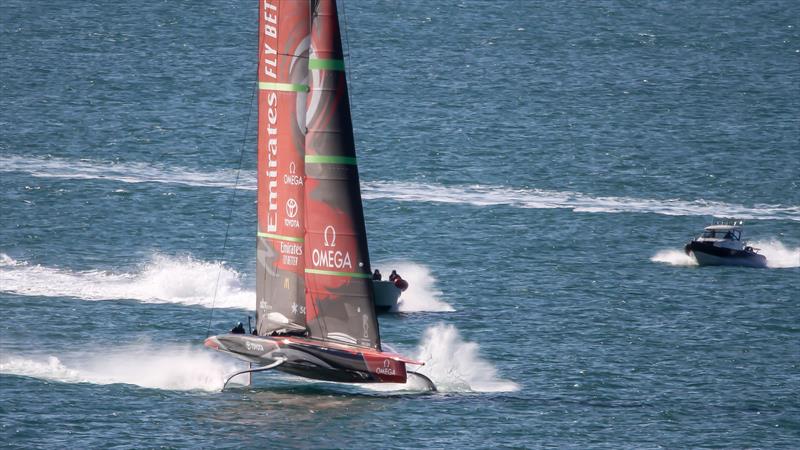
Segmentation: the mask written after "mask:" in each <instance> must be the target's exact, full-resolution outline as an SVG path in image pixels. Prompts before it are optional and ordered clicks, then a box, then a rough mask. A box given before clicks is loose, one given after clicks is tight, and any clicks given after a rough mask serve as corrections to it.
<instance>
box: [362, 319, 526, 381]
mask: <svg viewBox="0 0 800 450" xmlns="http://www.w3.org/2000/svg"><path fill="white" fill-rule="evenodd" d="M415 359H418V360H420V361H424V362H425V365H424V366H422V367H420V368H419V369H418V370H416V371H417V372H419V373H421V374H423V375H425V376H427V377H428V378H430V379H431V381H433V383H434V384H435V385H436V389H437V390H438V391H439V392H513V391H517V390H519V388H520V387H519V385H518V384H517V383H514V382H513V381H509V380H504V379H502V378H500V376H499V375H498V373H497V369H496V368H495V367H494V366H493V365H492V364H491V363H490V362H488V361H486V360H484V359H483V358H481V356H480V354H479V346H478V344H476V343H474V342H467V341H464V340H463V338H462V337H461V334H460V333H459V332H458V329H456V327H454V326H452V325H446V324H443V323H439V324H437V325H434V326H432V327H430V328H428V329H427V330H425V335H424V336H423V338H422V341H421V343H420V345H419V347H418V349H417V354H416V355H415ZM412 367H413V366H412ZM364 386H365V387H366V388H369V389H372V390H376V391H397V390H408V391H419V390H423V389H424V386H422V385H421V384H420V383H419V381H416V380H409V382H407V383H406V384H403V385H396V384H368V385H364Z"/></svg>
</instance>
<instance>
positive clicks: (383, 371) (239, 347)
mask: <svg viewBox="0 0 800 450" xmlns="http://www.w3.org/2000/svg"><path fill="white" fill-rule="evenodd" d="M205 345H206V347H209V348H213V349H214V350H218V351H221V352H224V353H228V354H230V355H232V356H234V357H236V358H238V359H241V360H243V361H247V362H250V363H252V364H253V365H257V366H267V365H271V364H275V363H277V362H279V361H281V360H283V362H282V363H280V364H279V365H277V366H276V367H275V370H279V371H281V372H285V373H288V374H291V375H297V376H301V377H305V378H311V379H315V380H323V381H333V382H338V383H405V382H406V379H407V374H406V362H409V363H414V364H421V363H420V362H417V361H412V360H408V359H404V358H403V357H401V356H400V355H397V354H394V353H388V352H380V351H377V350H374V349H370V348H361V347H353V346H348V345H342V344H336V343H331V342H327V341H319V340H316V339H309V338H305V337H299V336H252V335H247V334H223V335H218V336H212V337H210V338H208V339H206V341H205Z"/></svg>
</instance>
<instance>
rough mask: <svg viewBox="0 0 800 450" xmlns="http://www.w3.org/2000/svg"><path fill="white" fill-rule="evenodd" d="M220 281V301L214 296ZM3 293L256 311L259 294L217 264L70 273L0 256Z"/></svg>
mask: <svg viewBox="0 0 800 450" xmlns="http://www.w3.org/2000/svg"><path fill="white" fill-rule="evenodd" d="M217 277H219V288H218V289H217V295H216V300H214V291H215V287H216V283H217ZM0 278H1V279H2V280H3V282H2V284H0V292H12V293H15V294H20V295H35V296H48V297H75V298H80V299H83V300H137V301H140V302H142V303H176V304H183V305H196V306H204V307H208V308H210V307H212V306H213V307H215V308H241V309H252V307H253V299H254V298H255V293H254V292H253V291H250V290H247V289H244V288H243V287H242V283H241V275H240V274H239V273H238V272H237V271H235V270H233V269H231V268H230V267H226V266H225V265H223V264H221V263H219V262H204V261H198V260H195V259H193V258H191V257H184V258H179V257H170V256H164V255H155V256H153V257H152V258H151V260H150V261H148V262H147V263H145V264H142V265H141V266H140V269H139V270H137V271H135V272H130V273H109V272H107V271H102V270H90V271H70V270H67V269H59V268H52V267H44V266H40V265H29V264H28V263H26V262H18V261H16V260H14V259H12V258H10V257H9V256H8V255H5V254H0Z"/></svg>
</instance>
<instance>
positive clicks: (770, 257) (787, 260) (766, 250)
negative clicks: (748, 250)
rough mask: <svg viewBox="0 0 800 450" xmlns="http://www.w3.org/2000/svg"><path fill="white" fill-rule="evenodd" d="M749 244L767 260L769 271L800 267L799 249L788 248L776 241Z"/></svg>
mask: <svg viewBox="0 0 800 450" xmlns="http://www.w3.org/2000/svg"><path fill="white" fill-rule="evenodd" d="M749 244H750V245H752V246H753V247H755V248H757V249H759V253H761V254H762V255H764V256H765V257H766V258H767V267H769V268H771V269H788V268H792V267H800V247H794V248H789V247H786V246H785V245H783V243H782V242H780V241H778V240H776V239H771V240H768V241H753V242H750V243H749Z"/></svg>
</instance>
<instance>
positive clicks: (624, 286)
mask: <svg viewBox="0 0 800 450" xmlns="http://www.w3.org/2000/svg"><path fill="white" fill-rule="evenodd" d="M340 11H341V12H343V13H344V14H343V17H342V22H343V23H342V25H343V28H344V29H345V30H346V41H345V44H346V47H347V54H348V56H347V67H348V73H349V77H350V78H349V82H350V95H351V103H352V108H353V111H352V112H353V120H354V123H355V128H356V129H355V133H356V140H357V148H358V152H359V167H360V170H361V177H362V192H363V195H364V198H365V214H366V220H367V230H368V233H369V240H370V250H371V256H372V260H373V264H375V266H376V267H378V268H380V269H381V270H382V271H384V272H386V271H387V270H391V268H398V269H399V271H400V273H401V274H404V275H405V277H406V278H407V279H409V280H410V281H411V283H412V287H411V289H410V290H409V291H408V292H407V293H406V294H404V296H403V304H402V305H401V311H400V312H399V313H396V314H390V315H386V316H381V318H380V325H381V334H382V339H383V340H384V341H385V342H389V343H392V344H393V345H394V346H395V347H396V348H397V349H398V350H401V351H402V352H404V353H406V354H408V355H412V356H416V357H419V358H422V359H424V360H426V361H427V365H426V366H425V367H424V368H423V369H422V371H423V372H425V373H427V374H428V375H429V376H430V377H431V378H432V379H433V380H434V381H435V382H436V383H437V385H439V387H440V392H438V393H436V394H426V395H422V394H409V393H408V392H405V391H379V390H375V389H368V388H359V387H352V386H339V385H333V384H326V383H315V382H308V381H306V380H302V379H297V378H292V377H289V376H283V375H279V374H270V375H264V376H261V377H259V378H258V379H257V383H256V385H255V386H254V387H253V388H252V389H233V390H228V391H225V392H221V391H220V387H221V385H222V380H223V378H224V375H225V374H226V373H230V372H232V371H233V370H234V369H235V368H236V364H235V362H233V361H232V360H229V359H226V358H225V357H223V356H221V355H218V354H214V353H212V352H210V351H207V350H206V349H205V348H204V347H203V346H202V341H203V339H204V338H205V337H206V335H207V334H208V333H209V332H212V333H217V332H220V331H224V330H227V329H229V328H230V327H231V326H232V325H233V324H234V323H235V322H236V321H238V320H243V319H245V318H246V316H247V314H248V313H249V311H250V310H251V309H252V304H253V303H254V282H253V272H254V259H255V258H254V257H255V245H254V244H255V240H254V236H253V235H254V231H255V216H254V208H255V205H254V201H255V195H254V190H253V189H254V179H255V176H254V169H255V155H254V152H253V147H254V128H253V122H254V111H253V110H252V98H253V97H252V96H253V88H254V75H255V54H256V43H255V39H256V30H255V27H256V23H257V16H256V12H257V3H255V2H247V1H236V2H233V1H219V2H213V3H210V4H203V3H202V2H201V3H199V4H198V2H188V1H173V2H152V3H148V2H145V3H143V4H142V3H131V2H119V1H106V2H99V1H97V2H89V1H74V2H40V1H19V0H7V1H5V2H3V4H2V5H0V12H1V13H0V130H1V131H0V311H1V312H2V314H0V441H2V442H3V445H4V446H8V447H10V448H30V447H58V448H62V447H67V448H89V447H120V448H126V447H134V448H140V447H148V448H149V447H167V448H172V447H177V448H183V447H203V448H214V447H226V448H227V447H237V448H239V447H242V446H248V447H256V448H259V447H278V448H295V447H300V448H307V447H312V448H319V447H324V448H384V447H426V448H444V447H451V448H466V447H480V448H485V447H519V448H523V447H524V448H536V447H558V448H633V447H635V448H642V447H644V448H652V447H668V448H675V447H678V448H686V447H728V448H730V447H734V448H745V447H747V448H752V447H755V448H780V447H784V448H796V447H797V446H798V443H799V442H800V397H798V394H797V391H798V386H799V385H800V367H798V366H799V363H798V361H800V325H798V323H800V306H798V299H800V296H798V292H799V291H800V289H798V288H800V175H799V174H800V120H798V118H799V117H800V33H798V27H799V26H800V23H799V21H798V18H800V4H798V3H797V2H790V1H766V2H758V3H749V2H748V3H744V2H740V3H739V4H729V3H723V2H688V1H676V2H655V1H646V2H638V3H630V2H620V1H602V2H592V3H590V4H579V3H569V2H528V1H503V2H494V1H463V2H427V1H422V0H418V1H416V0H415V1H404V2H390V1H385V2H362V1H352V0H351V1H346V2H344V3H343V4H342V3H340ZM242 155H243V159H242V160H241V167H242V168H241V170H239V166H240V157H241V156H242ZM715 216H716V217H730V218H739V219H743V220H745V223H746V228H745V233H746V237H748V238H749V239H751V240H752V241H753V242H754V244H755V246H757V247H760V248H761V249H762V250H761V251H762V253H764V254H765V255H766V256H767V258H768V261H769V264H770V268H768V269H763V270H757V269H746V268H732V267H697V266H694V265H693V264H692V261H691V260H689V259H688V258H686V257H685V256H684V255H683V253H682V247H683V245H684V244H685V243H686V241H688V240H689V239H690V238H691V237H693V236H694V235H697V234H698V233H699V231H700V230H701V228H702V227H703V226H704V225H706V224H707V223H708V222H710V221H712V220H713V219H714V217H715ZM229 217H230V220H229ZM228 225H230V227H228ZM226 232H227V234H228V238H227V241H226V239H225V236H226Z"/></svg>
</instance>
